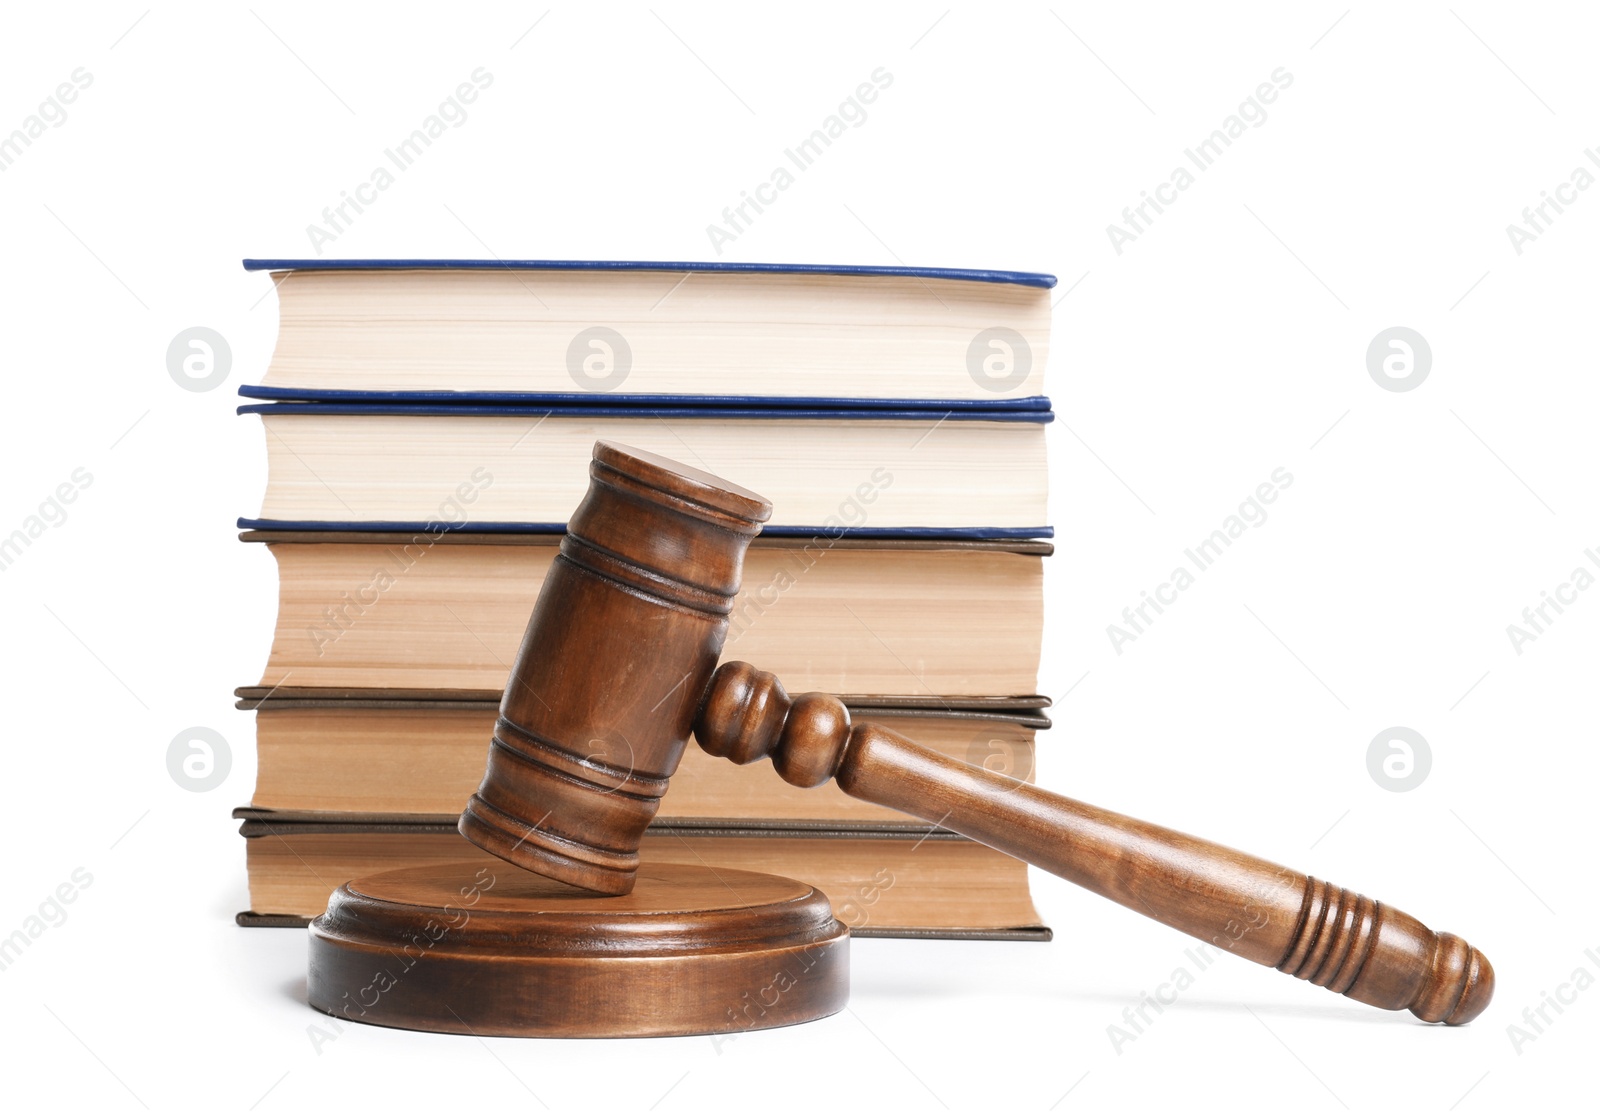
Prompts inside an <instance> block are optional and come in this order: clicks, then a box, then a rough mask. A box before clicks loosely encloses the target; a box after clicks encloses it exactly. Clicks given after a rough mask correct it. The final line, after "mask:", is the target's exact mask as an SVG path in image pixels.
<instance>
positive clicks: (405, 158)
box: [306, 66, 494, 257]
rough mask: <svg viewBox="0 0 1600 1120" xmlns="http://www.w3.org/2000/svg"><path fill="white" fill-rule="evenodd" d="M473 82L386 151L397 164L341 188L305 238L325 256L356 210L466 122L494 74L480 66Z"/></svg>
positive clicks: (361, 209) (360, 210)
mask: <svg viewBox="0 0 1600 1120" xmlns="http://www.w3.org/2000/svg"><path fill="white" fill-rule="evenodd" d="M470 76H471V78H472V80H471V81H470V82H462V83H461V84H460V85H458V86H456V88H455V90H454V92H452V93H451V94H450V96H449V97H447V98H445V99H444V100H443V101H441V102H439V107H438V108H437V109H436V110H434V111H433V112H432V113H429V114H428V115H427V116H426V117H424V118H423V119H422V123H421V124H420V125H418V126H417V127H416V128H414V129H412V130H411V134H410V135H409V136H407V137H406V138H405V139H403V140H401V141H400V142H399V143H398V144H396V145H395V146H394V147H392V148H385V149H384V150H383V154H384V157H385V158H386V159H387V160H388V161H389V163H390V164H391V165H392V166H393V167H394V171H390V170H389V168H388V167H385V166H384V165H383V164H379V165H378V166H377V167H375V168H373V169H372V174H370V175H368V176H367V178H366V179H364V180H362V181H361V182H359V183H357V184H356V185H355V188H354V189H353V190H348V191H340V192H339V202H338V203H337V204H336V205H333V206H325V207H323V209H322V225H318V224H317V223H316V222H312V223H311V224H310V225H308V226H306V237H308V238H310V240H311V247H312V248H313V249H315V250H316V251H317V255H318V256H319V257H320V256H321V255H322V246H323V245H325V244H326V243H328V242H329V241H337V240H338V239H339V235H340V234H341V233H348V232H349V230H350V226H351V225H353V224H354V222H355V217H354V216H352V215H351V214H350V211H351V210H354V211H355V213H356V215H357V216H359V215H361V214H364V213H366V208H367V207H368V206H371V205H372V204H374V203H375V202H377V201H378V196H379V195H380V194H381V193H382V192H384V191H386V190H388V189H389V188H390V187H392V186H394V185H395V183H396V182H397V180H396V178H395V175H396V173H398V172H404V171H409V170H410V169H411V167H412V166H413V165H414V164H415V163H416V162H417V160H418V158H420V157H421V155H422V153H423V152H425V151H427V150H428V149H429V148H430V147H432V146H433V142H434V141H435V140H437V139H439V138H440V137H441V136H443V135H444V134H445V131H446V129H447V128H460V127H461V126H462V125H464V124H466V123H467V108H466V107H467V106H468V105H471V104H472V103H473V102H474V101H476V100H478V96H479V95H480V94H481V93H482V92H483V91H484V90H486V89H488V88H489V87H490V86H492V85H494V75H493V74H491V73H489V71H488V70H487V69H486V68H485V67H482V66H480V67H478V68H477V69H476V70H474V71H473V72H472V74H471V75H470Z"/></svg>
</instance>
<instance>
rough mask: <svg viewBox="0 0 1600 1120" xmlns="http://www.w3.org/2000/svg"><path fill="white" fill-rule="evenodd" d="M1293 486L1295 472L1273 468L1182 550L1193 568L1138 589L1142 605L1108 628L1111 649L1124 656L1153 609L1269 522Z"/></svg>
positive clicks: (1170, 599) (1159, 608) (1160, 608)
mask: <svg viewBox="0 0 1600 1120" xmlns="http://www.w3.org/2000/svg"><path fill="white" fill-rule="evenodd" d="M1293 485H1294V475H1292V474H1290V473H1289V472H1288V471H1287V470H1286V469H1285V468H1283V467H1275V468H1273V471H1272V474H1271V475H1270V476H1269V478H1268V479H1267V481H1265V482H1263V483H1262V484H1261V485H1259V486H1257V487H1256V488H1255V490H1253V491H1252V492H1251V493H1250V495H1249V496H1247V497H1246V498H1245V500H1244V501H1242V502H1240V503H1239V506H1238V511H1237V512H1236V513H1230V514H1229V515H1228V516H1227V517H1225V518H1223V519H1222V525H1221V527H1220V528H1217V529H1213V530H1212V531H1211V534H1210V535H1209V536H1207V537H1206V538H1205V539H1203V540H1201V541H1200V542H1199V543H1198V544H1196V545H1195V546H1194V547H1193V548H1186V549H1184V550H1183V555H1184V558H1185V559H1186V560H1188V561H1189V563H1190V564H1192V565H1194V571H1193V572H1191V571H1190V570H1189V567H1188V565H1185V564H1179V565H1178V566H1177V567H1176V568H1174V569H1173V570H1172V574H1171V575H1170V576H1168V577H1167V580H1166V582H1164V583H1160V584H1157V585H1156V590H1155V594H1154V595H1152V594H1150V592H1148V591H1140V592H1139V605H1138V606H1136V607H1123V608H1122V624H1121V625H1118V624H1117V623H1115V622H1113V623H1112V624H1111V625H1109V626H1107V627H1106V637H1108V638H1110V639H1111V648H1112V649H1114V650H1115V651H1116V652H1117V656H1118V657H1121V656H1122V647H1123V646H1125V645H1127V644H1128V643H1129V642H1134V641H1137V640H1138V639H1139V638H1140V637H1141V636H1143V634H1144V633H1145V631H1146V629H1148V628H1149V627H1150V626H1152V625H1153V624H1154V623H1155V619H1154V618H1152V617H1151V615H1150V612H1151V611H1154V612H1155V613H1156V615H1157V616H1158V617H1159V616H1160V615H1163V614H1165V613H1167V612H1166V608H1167V607H1170V606H1172V604H1174V603H1176V602H1177V601H1178V594H1179V593H1180V592H1183V591H1187V590H1188V589H1189V588H1191V587H1193V586H1194V582H1195V576H1196V574H1197V573H1199V572H1204V571H1205V570H1206V569H1207V568H1210V567H1211V566H1212V565H1213V564H1215V563H1216V562H1217V561H1218V560H1220V559H1221V558H1222V554H1223V553H1224V552H1226V551H1227V550H1228V549H1230V548H1232V547H1233V542H1234V541H1236V540H1238V539H1239V538H1240V537H1242V536H1244V534H1245V531H1246V530H1248V529H1251V528H1259V527H1261V526H1262V525H1265V524H1266V523H1267V509H1266V507H1267V506H1269V505H1271V504H1272V503H1273V502H1276V501H1277V500H1278V495H1279V494H1281V493H1282V492H1283V491H1285V490H1287V489H1289V487H1291V486H1293Z"/></svg>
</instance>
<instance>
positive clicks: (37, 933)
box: [0, 867, 94, 972]
mask: <svg viewBox="0 0 1600 1120" xmlns="http://www.w3.org/2000/svg"><path fill="white" fill-rule="evenodd" d="M93 883H94V876H93V875H92V874H90V873H89V872H88V871H86V870H85V869H84V868H82V867H75V868H73V869H72V875H71V882H63V883H61V884H59V885H58V886H57V887H56V889H55V890H54V891H52V892H51V893H49V894H47V895H45V896H44V901H43V902H41V903H39V905H38V906H36V907H34V910H33V912H32V913H30V914H29V915H28V916H27V917H25V918H23V919H22V921H20V922H18V923H17V928H16V929H14V930H12V931H11V934H10V936H9V937H6V938H5V939H4V940H0V972H4V971H5V970H6V969H8V968H10V967H11V966H12V965H14V964H16V963H17V958H18V957H20V956H22V954H23V953H24V952H26V951H27V948H28V946H30V945H32V944H33V943H34V942H35V941H37V940H39V938H41V937H43V936H44V935H45V931H46V930H47V929H57V928H59V927H61V926H64V925H66V924H67V917H68V914H67V907H68V906H71V905H72V904H73V903H74V902H76V901H78V894H79V892H80V891H86V890H88V889H89V887H90V886H92V885H93ZM46 923H48V925H47V924H46Z"/></svg>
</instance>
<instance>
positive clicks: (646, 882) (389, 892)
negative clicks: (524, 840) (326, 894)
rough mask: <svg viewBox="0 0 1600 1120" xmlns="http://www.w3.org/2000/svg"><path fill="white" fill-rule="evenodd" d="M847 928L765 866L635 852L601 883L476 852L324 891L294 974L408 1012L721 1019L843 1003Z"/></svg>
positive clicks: (455, 1022) (722, 1024)
mask: <svg viewBox="0 0 1600 1120" xmlns="http://www.w3.org/2000/svg"><path fill="white" fill-rule="evenodd" d="M849 936H850V935H849V930H848V928H847V927H845V926H844V925H842V924H840V923H839V922H838V921H837V920H836V919H835V918H834V916H833V910H832V908H831V907H830V906H829V905H828V900H827V898H825V897H824V896H823V894H822V892H821V891H819V890H817V889H816V888H815V887H810V886H807V885H806V884H804V883H797V882H795V881H794V880H792V879H782V878H779V877H778V876H776V875H762V874H760V873H758V872H754V871H733V870H728V869H725V868H711V867H691V866H684V865H679V864H671V863H645V864H643V865H641V867H640V868H639V874H638V878H637V880H636V882H635V886H634V889H633V893H632V894H627V895H620V896H616V897H607V896H602V895H595V894H591V893H590V892H588V891H584V890H579V889H578V888H575V887H569V886H566V885H565V884H562V883H558V882H556V881H555V880H553V879H547V878H545V877H543V876H541V875H535V874H534V873H532V872H530V871H525V870H523V869H522V868H520V867H516V866H513V865H512V864H509V863H504V862H502V861H500V860H498V859H492V858H489V857H487V856H485V857H484V858H483V859H482V860H478V861H472V862H467V863H452V864H443V865H438V866H433V867H408V868H405V869H402V870H398V871H385V872H382V873H381V874H377V875H368V876H365V877H363V878H360V879H355V880H352V881H351V882H349V883H346V884H345V885H344V886H342V887H340V888H339V889H338V890H336V891H334V892H333V897H332V898H330V899H329V900H328V910H327V913H325V914H323V915H322V916H321V917H319V918H317V919H316V921H314V922H312V923H311V960H310V967H309V979H308V986H307V991H308V999H309V1001H310V1003H311V1006H313V1007H315V1008H316V1009H317V1010H319V1011H325V1012H327V1013H328V1014H329V1015H335V1016H338V1017H339V1018H343V1019H350V1020H353V1021H355V1022H361V1023H377V1024H380V1025H382V1026H386V1027H405V1028H407V1029H410V1030H422V1031H445V1032H449V1033H453V1034H484V1035H518V1036H524V1037H534V1038H640V1037H653V1036H659V1035H681V1034H722V1033H726V1032H730V1031H746V1030H758V1029H761V1028H764V1027H778V1026H787V1025H789V1024H792V1023H804V1022H809V1021H810V1020H812V1019H820V1018H822V1017H823V1016H825V1015H832V1014H833V1013H834V1012H836V1011H839V1010H841V1009H842V1008H843V1007H844V1005H845V999H846V998H847V997H848V995H849V989H850V957H849V950H850V943H849Z"/></svg>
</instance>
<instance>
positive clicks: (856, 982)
mask: <svg viewBox="0 0 1600 1120" xmlns="http://www.w3.org/2000/svg"><path fill="white" fill-rule="evenodd" d="M997 979H998V978H993V977H991V978H989V979H988V980H987V981H985V982H984V983H982V984H981V985H974V984H971V983H962V982H959V981H954V982H952V981H941V980H939V979H937V978H935V977H933V976H929V977H927V978H914V977H909V976H897V977H883V976H876V977H875V976H873V975H871V974H870V972H869V971H868V970H866V969H861V968H857V969H855V970H854V971H853V972H852V975H851V978H850V986H851V997H852V999H861V998H866V999H874V998H877V997H880V996H881V997H884V998H886V999H893V1000H896V1001H902V1002H907V1003H912V1002H918V1001H922V1002H929V1001H935V1000H941V999H948V998H951V997H956V996H961V995H974V994H980V993H981V994H990V995H995V994H1004V995H1007V996H1016V997H1021V998H1028V999H1035V1000H1038V1001H1039V1003H1040V1005H1041V1006H1047V1005H1051V1004H1054V1005H1058V1006H1059V1005H1067V1006H1071V1007H1082V1006H1084V1005H1086V1004H1093V1005H1096V1006H1103V1007H1104V1008H1106V1010H1107V1012H1108V1013H1109V1014H1110V1015H1111V1016H1112V1017H1113V1018H1115V1017H1117V1016H1119V1015H1120V1014H1121V1013H1122V1011H1123V1009H1125V1008H1129V1007H1133V1008H1138V1007H1140V1006H1144V1007H1146V1008H1147V1009H1148V1008H1149V1007H1150V1005H1151V1001H1150V1000H1149V999H1148V998H1146V996H1147V994H1146V993H1144V992H1141V991H1137V990H1133V989H1126V988H1124V989H1111V988H1079V987H1075V986H1073V985H1071V984H1068V983H1064V982H1060V981H1057V982H1054V983H1050V982H1045V983H1041V982H1040V977H1039V976H1038V975H1037V973H1035V974H1034V975H1032V976H1031V977H1029V978H1027V979H1025V980H1018V981H1016V982H1014V983H1013V982H1008V981H1005V980H1000V981H999V982H996V981H997ZM1168 1011H1178V1012H1182V1011H1204V1012H1208V1013H1211V1012H1219V1013H1224V1014H1229V1015H1236V1016H1240V1017H1249V1016H1250V1015H1251V1014H1252V1012H1253V1013H1254V1014H1255V1015H1257V1016H1269V1017H1271V1018H1275V1019H1278V1018H1282V1019H1303V1020H1307V1021H1315V1022H1339V1023H1366V1024H1369V1025H1371V1026H1377V1025H1379V1024H1388V1025H1390V1026H1411V1025H1416V1026H1419V1027H1422V1026H1428V1025H1429V1024H1425V1023H1421V1022H1418V1021H1417V1020H1414V1019H1405V1018H1401V1017H1398V1016H1395V1015H1393V1014H1391V1013H1389V1012H1386V1011H1383V1010H1380V1009H1379V1008H1375V1007H1373V1008H1369V1007H1364V1006H1362V1005H1361V1004H1356V1003H1350V1004H1345V1005H1340V1004H1334V1005H1332V1006H1320V1005H1318V1004H1317V1003H1316V1002H1315V1001H1311V1002H1307V1003H1303V1004H1301V1003H1281V1002H1270V1003H1268V1002H1261V1001H1257V1000H1251V999H1244V1000H1241V999H1227V998H1221V997H1216V996H1190V995H1180V996H1178V998H1177V999H1175V1000H1173V1001H1172V1002H1171V1003H1163V1004H1162V1005H1160V1009H1159V1013H1160V1014H1165V1013H1166V1012H1168ZM1154 1013H1156V1012H1152V1014H1154Z"/></svg>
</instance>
